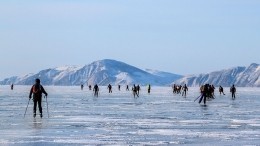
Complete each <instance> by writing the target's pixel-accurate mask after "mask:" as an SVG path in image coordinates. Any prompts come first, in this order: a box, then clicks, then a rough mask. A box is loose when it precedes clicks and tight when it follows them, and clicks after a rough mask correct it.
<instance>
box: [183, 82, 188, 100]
mask: <svg viewBox="0 0 260 146" xmlns="http://www.w3.org/2000/svg"><path fill="white" fill-rule="evenodd" d="M187 91H188V87H187V85H186V84H185V85H184V86H183V87H182V96H183V95H184V97H186V94H187Z"/></svg>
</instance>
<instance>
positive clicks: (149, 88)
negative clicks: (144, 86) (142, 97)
mask: <svg viewBox="0 0 260 146" xmlns="http://www.w3.org/2000/svg"><path fill="white" fill-rule="evenodd" d="M150 92H151V85H150V84H149V85H148V94H150Z"/></svg>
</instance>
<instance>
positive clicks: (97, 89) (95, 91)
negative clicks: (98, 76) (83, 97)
mask: <svg viewBox="0 0 260 146" xmlns="http://www.w3.org/2000/svg"><path fill="white" fill-rule="evenodd" d="M93 91H94V96H96V97H98V92H99V88H98V85H97V84H96V85H95V86H94V88H93Z"/></svg>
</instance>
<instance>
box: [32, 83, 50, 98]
mask: <svg viewBox="0 0 260 146" xmlns="http://www.w3.org/2000/svg"><path fill="white" fill-rule="evenodd" d="M42 93H44V94H45V96H47V95H48V94H47V92H46V91H45V90H44V88H43V86H42V85H41V84H39V83H35V84H34V85H33V86H32V88H31V91H30V94H29V98H31V97H32V94H33V99H38V98H41V97H42Z"/></svg>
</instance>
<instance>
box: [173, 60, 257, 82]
mask: <svg viewBox="0 0 260 146" xmlns="http://www.w3.org/2000/svg"><path fill="white" fill-rule="evenodd" d="M259 76H260V66H259V64H256V63H252V64H251V65H250V66H248V67H234V68H230V69H225V70H220V71H215V72H211V73H207V74H199V75H190V76H185V77H183V78H181V79H179V80H176V81H174V82H173V84H174V83H176V84H187V85H188V86H200V85H203V84H206V83H209V84H214V85H215V86H219V85H221V86H226V87H229V86H231V85H233V84H235V85H236V86H240V87H260V78H259Z"/></svg>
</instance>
